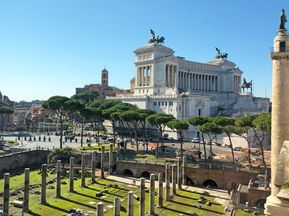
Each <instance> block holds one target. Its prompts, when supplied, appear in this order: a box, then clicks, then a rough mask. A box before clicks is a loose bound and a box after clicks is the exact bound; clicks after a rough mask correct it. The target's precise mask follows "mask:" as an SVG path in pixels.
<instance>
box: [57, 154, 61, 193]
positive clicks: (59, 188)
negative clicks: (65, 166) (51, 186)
mask: <svg viewBox="0 0 289 216" xmlns="http://www.w3.org/2000/svg"><path fill="white" fill-rule="evenodd" d="M60 197H61V160H57V166H56V198H60Z"/></svg>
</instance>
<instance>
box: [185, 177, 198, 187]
mask: <svg viewBox="0 0 289 216" xmlns="http://www.w3.org/2000/svg"><path fill="white" fill-rule="evenodd" d="M185 183H186V185H188V186H195V185H196V180H193V179H191V178H189V177H187V176H186V182H185Z"/></svg>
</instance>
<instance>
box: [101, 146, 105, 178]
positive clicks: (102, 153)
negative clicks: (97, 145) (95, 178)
mask: <svg viewBox="0 0 289 216" xmlns="http://www.w3.org/2000/svg"><path fill="white" fill-rule="evenodd" d="M100 169H101V170H100V178H101V179H104V146H101V162H100Z"/></svg>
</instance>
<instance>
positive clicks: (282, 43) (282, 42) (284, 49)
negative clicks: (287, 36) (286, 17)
mask: <svg viewBox="0 0 289 216" xmlns="http://www.w3.org/2000/svg"><path fill="white" fill-rule="evenodd" d="M279 51H280V52H285V51H286V42H285V41H281V42H280V44H279Z"/></svg>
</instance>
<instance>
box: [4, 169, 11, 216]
mask: <svg viewBox="0 0 289 216" xmlns="http://www.w3.org/2000/svg"><path fill="white" fill-rule="evenodd" d="M9 197H10V173H5V174H4V194H3V214H4V215H9Z"/></svg>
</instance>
